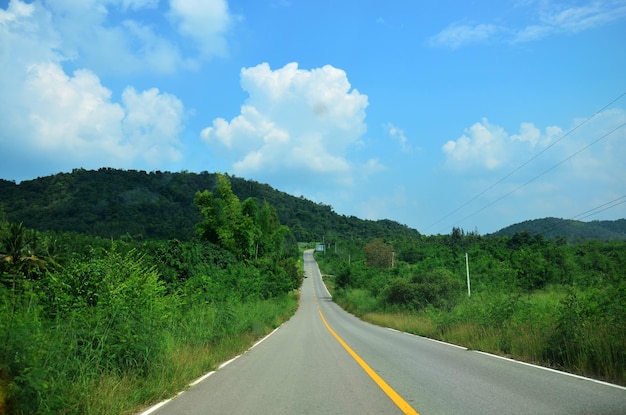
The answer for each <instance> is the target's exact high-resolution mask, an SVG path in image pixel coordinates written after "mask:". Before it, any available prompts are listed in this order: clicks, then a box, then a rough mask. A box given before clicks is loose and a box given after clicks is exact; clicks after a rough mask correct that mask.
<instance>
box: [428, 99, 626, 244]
mask: <svg viewBox="0 0 626 415" xmlns="http://www.w3.org/2000/svg"><path fill="white" fill-rule="evenodd" d="M624 96H626V92H622V93H621V94H620V95H619V96H617V97H616V98H614V99H613V100H612V101H611V102H609V103H608V104H606V105H604V106H603V107H602V108H600V109H599V110H597V111H596V112H594V113H593V114H592V115H590V116H589V117H587V118H585V119H584V120H583V121H581V122H580V123H578V124H577V125H576V126H574V127H573V128H572V129H570V130H569V131H567V132H566V133H565V134H563V135H562V136H561V137H560V138H559V139H557V140H555V141H553V142H552V143H550V145H548V146H546V148H544V149H543V150H541V151H540V152H538V153H537V154H535V155H534V156H532V157H531V158H530V159H528V160H527V161H525V162H524V163H522V164H520V165H519V166H518V167H516V168H515V169H513V170H512V171H511V172H510V173H508V174H506V175H505V176H504V177H502V178H501V179H500V180H498V181H496V182H495V183H494V184H492V185H491V186H489V187H487V188H486V189H484V190H483V191H482V192H480V193H478V194H477V195H475V196H474V197H472V198H471V199H469V200H468V201H467V202H465V203H463V204H461V205H460V206H458V207H457V208H456V209H454V210H453V211H451V212H449V213H448V214H446V215H445V216H443V217H442V218H440V219H438V220H437V221H435V222H433V223H431V224H430V225H428V226H427V227H426V228H424V229H423V230H422V231H423V232H424V231H427V230H428V229H430V228H432V227H433V226H435V225H437V224H438V223H441V222H442V221H443V220H445V219H447V218H449V217H450V216H452V215H453V214H455V213H456V212H458V211H459V210H461V209H463V208H464V207H465V206H467V205H469V204H470V203H472V202H473V201H474V200H476V199H478V198H479V197H480V196H482V195H484V194H485V193H487V192H488V191H489V190H491V189H493V188H494V187H496V186H497V185H499V184H500V183H502V182H503V181H505V180H506V179H508V178H509V177H511V176H512V175H514V174H515V173H517V172H518V171H519V170H521V169H522V168H524V167H525V166H526V165H528V164H529V163H531V162H532V161H533V160H535V159H536V158H538V157H539V156H541V155H542V154H543V153H545V152H546V151H548V150H549V149H550V148H552V147H554V146H555V145H556V144H558V143H559V142H561V141H562V140H563V139H565V138H566V137H568V136H569V135H570V134H572V133H573V132H574V131H576V130H578V129H579V128H580V127H582V126H583V125H585V124H587V123H588V122H589V121H591V120H592V119H593V118H595V117H596V116H597V115H598V114H600V113H601V112H603V111H604V110H605V109H607V108H608V107H610V106H611V105H613V104H614V103H615V102H617V101H619V100H620V99H621V98H622V97H624ZM559 164H560V163H559ZM522 187H523V186H522ZM516 190H517V189H516ZM514 191H515V190H514ZM511 193H513V192H511ZM505 196H508V194H507V195H505ZM499 200H500V199H498V201H499ZM494 203H495V202H494ZM488 206H490V205H488ZM488 206H487V207H488ZM476 213H477V212H476ZM471 216H473V214H472V215H470V216H468V217H471ZM468 217H465V218H463V219H462V220H461V221H463V220H465V219H467V218H468ZM461 221H460V222H461Z"/></svg>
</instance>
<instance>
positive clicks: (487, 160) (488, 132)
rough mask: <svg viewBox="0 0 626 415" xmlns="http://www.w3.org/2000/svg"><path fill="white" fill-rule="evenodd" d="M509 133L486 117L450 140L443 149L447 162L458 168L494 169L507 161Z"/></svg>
mask: <svg viewBox="0 0 626 415" xmlns="http://www.w3.org/2000/svg"><path fill="white" fill-rule="evenodd" d="M507 138H508V134H507V133H506V131H505V130H504V129H503V128H502V127H499V126H497V125H492V124H490V123H489V121H488V120H487V119H486V118H483V119H482V121H481V122H477V123H476V124H474V125H472V126H471V127H470V128H468V129H466V130H465V134H463V135H462V136H461V137H459V138H458V139H457V140H456V141H448V142H447V143H446V144H444V146H443V148H442V150H443V152H444V153H445V154H446V157H447V160H446V163H447V164H448V165H449V166H451V167H453V168H458V169H465V168H469V167H482V168H486V169H488V170H493V169H496V168H498V167H500V166H501V165H502V164H503V163H505V162H506V161H507V158H508V157H507V156H508V155H507V154H506V151H505V145H506V140H507Z"/></svg>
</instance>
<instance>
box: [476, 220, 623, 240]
mask: <svg viewBox="0 0 626 415" xmlns="http://www.w3.org/2000/svg"><path fill="white" fill-rule="evenodd" d="M521 232H528V233H530V234H531V235H537V234H541V235H543V236H544V237H545V238H548V239H552V238H565V239H566V240H567V241H568V242H580V241H585V240H591V239H594V240H603V241H609V240H616V239H617V240H626V219H618V220H613V221H610V220H603V221H591V222H581V221H577V220H571V219H559V218H544V219H534V220H528V221H525V222H521V223H518V224H515V225H511V226H507V227H506V228H503V229H500V230H499V231H498V232H495V233H493V234H491V235H488V236H512V235H515V234H516V233H521Z"/></svg>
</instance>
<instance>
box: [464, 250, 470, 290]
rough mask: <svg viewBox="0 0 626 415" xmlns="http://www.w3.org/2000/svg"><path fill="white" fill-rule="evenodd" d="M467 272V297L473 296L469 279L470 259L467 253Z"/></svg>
mask: <svg viewBox="0 0 626 415" xmlns="http://www.w3.org/2000/svg"><path fill="white" fill-rule="evenodd" d="M465 270H466V271H467V296H468V297H471V296H472V290H471V288H470V277H469V259H468V257H467V252H466V253H465Z"/></svg>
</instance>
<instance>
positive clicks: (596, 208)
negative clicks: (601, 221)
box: [571, 196, 626, 220]
mask: <svg viewBox="0 0 626 415" xmlns="http://www.w3.org/2000/svg"><path fill="white" fill-rule="evenodd" d="M625 198H626V196H622V197H619V198H617V199H615V200H611V201H610V202H607V203H605V204H603V205H600V206H597V207H595V208H593V209H591V210H588V211H587V212H583V213H579V214H578V215H576V216H574V217H573V218H571V219H572V220H581V219H585V218H588V217H589V216H594V215H597V214H598V213H600V212H604V211H605V210H608V209H613V208H614V207H616V206H619V205H623V204H624V203H626V200H622V201H621V202H619V203H615V202H617V201H619V200H621V199H625ZM606 205H611V206H607V207H604V206H606ZM601 207H604V209H600V208H601ZM598 209H599V210H598ZM594 210H595V212H592V211H594ZM588 212H592V213H589V214H588V215H585V213H588ZM581 215H585V216H582V217H580V216H581Z"/></svg>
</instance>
